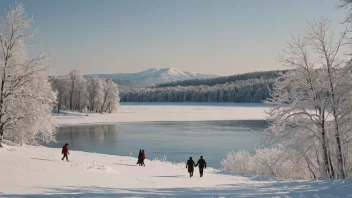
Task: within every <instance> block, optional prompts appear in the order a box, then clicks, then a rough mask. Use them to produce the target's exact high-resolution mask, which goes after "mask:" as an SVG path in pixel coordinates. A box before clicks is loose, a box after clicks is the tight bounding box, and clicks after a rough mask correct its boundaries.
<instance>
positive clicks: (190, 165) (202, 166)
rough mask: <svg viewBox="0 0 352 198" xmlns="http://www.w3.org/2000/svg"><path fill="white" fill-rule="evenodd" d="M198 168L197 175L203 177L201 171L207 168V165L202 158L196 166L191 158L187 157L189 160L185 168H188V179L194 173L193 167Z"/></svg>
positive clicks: (201, 157)
mask: <svg viewBox="0 0 352 198" xmlns="http://www.w3.org/2000/svg"><path fill="white" fill-rule="evenodd" d="M197 166H199V175H200V177H203V170H204V169H206V168H207V163H206V162H205V160H204V159H203V156H200V159H199V160H198V162H197V164H195V163H194V161H193V159H192V157H189V160H188V161H187V164H186V168H188V172H189V177H192V176H193V172H194V167H197Z"/></svg>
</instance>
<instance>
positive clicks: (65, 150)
mask: <svg viewBox="0 0 352 198" xmlns="http://www.w3.org/2000/svg"><path fill="white" fill-rule="evenodd" d="M61 153H62V154H63V155H64V156H63V157H62V159H61V160H64V159H65V157H66V161H68V157H67V154H70V152H68V143H66V144H65V145H64V146H63V147H62V151H61Z"/></svg>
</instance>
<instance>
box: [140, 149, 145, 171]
mask: <svg viewBox="0 0 352 198" xmlns="http://www.w3.org/2000/svg"><path fill="white" fill-rule="evenodd" d="M144 160H145V152H144V150H142V163H141V166H144V167H145V164H144Z"/></svg>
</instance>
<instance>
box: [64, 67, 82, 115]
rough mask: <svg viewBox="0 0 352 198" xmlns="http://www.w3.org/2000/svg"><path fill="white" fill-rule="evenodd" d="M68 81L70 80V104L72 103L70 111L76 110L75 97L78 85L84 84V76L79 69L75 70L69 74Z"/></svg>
mask: <svg viewBox="0 0 352 198" xmlns="http://www.w3.org/2000/svg"><path fill="white" fill-rule="evenodd" d="M68 79H69V86H70V87H69V96H70V97H69V102H70V109H71V110H73V109H75V106H76V105H75V104H74V102H75V101H74V99H75V98H74V95H75V93H76V92H77V90H78V88H77V87H78V84H79V83H82V80H83V76H82V75H81V73H80V71H79V70H78V69H73V70H71V71H70V72H69V74H68Z"/></svg>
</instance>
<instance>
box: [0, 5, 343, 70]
mask: <svg viewBox="0 0 352 198" xmlns="http://www.w3.org/2000/svg"><path fill="white" fill-rule="evenodd" d="M14 2H15V1H10V0H1V1H0V8H1V10H0V15H1V16H4V13H5V8H8V6H9V5H10V4H12V5H14ZM17 2H19V0H17ZM22 2H23V3H24V5H25V8H26V11H27V13H28V15H30V16H33V17H34V20H35V24H34V27H38V28H39V34H38V35H37V36H36V37H35V38H32V39H30V41H29V42H28V43H29V44H31V45H33V46H34V47H35V48H36V49H41V50H51V51H52V52H53V56H54V65H55V67H54V69H53V75H61V74H65V73H67V72H68V71H69V70H71V69H73V68H79V69H80V70H81V72H82V73H84V74H88V73H120V72H137V71H142V70H145V69H148V68H152V67H159V68H162V67H175V68H178V69H181V70H185V71H193V72H200V73H212V74H219V75H231V74H236V73H244V72H251V71H260V70H273V69H278V68H280V64H279V63H277V62H276V59H277V54H278V53H279V52H280V51H281V49H282V47H283V45H284V44H285V42H286V41H287V40H288V39H289V38H290V35H291V34H296V33H299V32H302V31H303V30H304V28H305V25H306V24H305V21H306V20H307V19H308V20H310V19H317V18H319V17H322V16H325V17H330V18H331V19H332V22H333V25H334V28H335V29H336V30H339V27H340V22H341V21H342V20H343V18H344V16H345V11H344V10H340V9H337V8H336V7H337V5H338V3H339V0H294V1H293V0H100V1H98V0H74V1H71V0H23V1H22Z"/></svg>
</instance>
